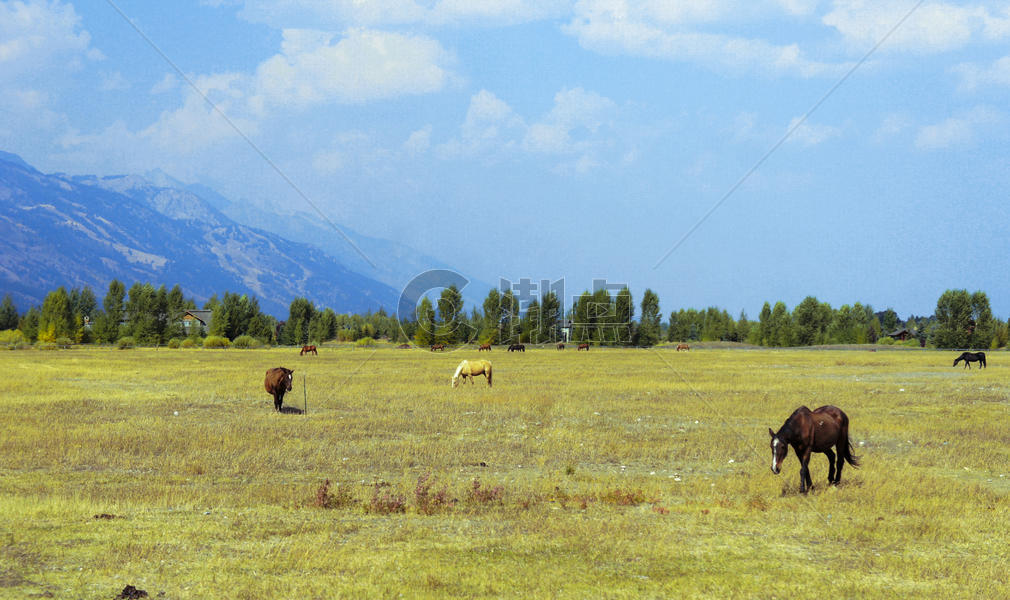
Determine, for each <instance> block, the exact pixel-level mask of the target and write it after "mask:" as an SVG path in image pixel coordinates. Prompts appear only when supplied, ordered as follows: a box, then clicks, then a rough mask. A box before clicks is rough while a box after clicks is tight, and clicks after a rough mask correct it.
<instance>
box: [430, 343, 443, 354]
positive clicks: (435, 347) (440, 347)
mask: <svg viewBox="0 0 1010 600" xmlns="http://www.w3.org/2000/svg"><path fill="white" fill-rule="evenodd" d="M435 350H438V351H440V352H444V351H445V344H432V346H431V351H432V352H434V351H435Z"/></svg>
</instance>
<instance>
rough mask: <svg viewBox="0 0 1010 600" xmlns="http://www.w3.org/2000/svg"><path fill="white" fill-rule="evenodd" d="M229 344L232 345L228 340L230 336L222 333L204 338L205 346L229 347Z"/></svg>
mask: <svg viewBox="0 0 1010 600" xmlns="http://www.w3.org/2000/svg"><path fill="white" fill-rule="evenodd" d="M229 346H231V342H230V341H228V338H226V337H222V336H220V335H208V336H207V337H205V338H203V347H204V348H228V347H229Z"/></svg>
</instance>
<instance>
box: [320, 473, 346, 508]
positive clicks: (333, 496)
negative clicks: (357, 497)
mask: <svg viewBox="0 0 1010 600" xmlns="http://www.w3.org/2000/svg"><path fill="white" fill-rule="evenodd" d="M310 504H311V505H312V506H315V507H316V508H343V507H345V506H350V505H352V504H354V496H352V495H351V493H350V492H348V491H347V488H343V487H340V484H337V489H336V491H330V480H329V479H327V480H326V481H324V482H323V484H322V485H321V486H319V489H317V490H316V496H315V498H313V499H312V501H311V502H310Z"/></svg>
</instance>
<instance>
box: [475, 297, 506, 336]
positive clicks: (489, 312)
mask: <svg viewBox="0 0 1010 600" xmlns="http://www.w3.org/2000/svg"><path fill="white" fill-rule="evenodd" d="M501 313H502V309H501V294H500V293H498V290H497V289H495V288H491V291H490V292H488V293H487V298H485V299H484V321H483V326H482V327H481V330H482V331H481V334H480V338H481V340H484V341H486V342H488V343H490V344H495V343H497V342H498V338H499V333H500V329H501Z"/></svg>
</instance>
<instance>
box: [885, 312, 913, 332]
mask: <svg viewBox="0 0 1010 600" xmlns="http://www.w3.org/2000/svg"><path fill="white" fill-rule="evenodd" d="M880 328H881V330H882V331H883V332H884V333H893V332H894V331H896V330H897V329H898V313H896V312H894V309H893V308H888V309H887V310H885V311H884V314H882V315H880ZM907 329H909V330H911V329H912V328H911V327H907Z"/></svg>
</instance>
